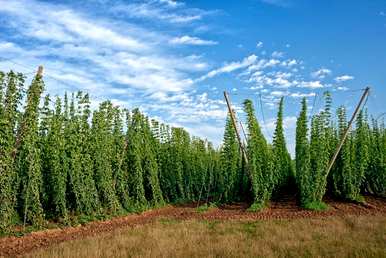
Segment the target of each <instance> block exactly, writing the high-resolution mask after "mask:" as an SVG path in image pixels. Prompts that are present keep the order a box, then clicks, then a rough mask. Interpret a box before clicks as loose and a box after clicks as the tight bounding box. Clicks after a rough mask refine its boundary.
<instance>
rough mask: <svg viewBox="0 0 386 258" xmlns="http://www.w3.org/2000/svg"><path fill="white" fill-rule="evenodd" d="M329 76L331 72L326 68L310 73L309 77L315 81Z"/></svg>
mask: <svg viewBox="0 0 386 258" xmlns="http://www.w3.org/2000/svg"><path fill="white" fill-rule="evenodd" d="M330 74H331V70H330V69H327V68H320V69H319V70H317V71H315V72H312V73H311V76H312V77H313V78H317V79H324V78H325V77H326V76H328V75H330Z"/></svg>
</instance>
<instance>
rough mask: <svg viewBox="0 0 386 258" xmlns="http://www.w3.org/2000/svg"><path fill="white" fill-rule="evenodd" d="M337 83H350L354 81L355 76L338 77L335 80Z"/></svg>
mask: <svg viewBox="0 0 386 258" xmlns="http://www.w3.org/2000/svg"><path fill="white" fill-rule="evenodd" d="M334 80H335V81H336V82H345V81H350V80H354V76H351V75H342V76H338V77H336V78H335V79H334Z"/></svg>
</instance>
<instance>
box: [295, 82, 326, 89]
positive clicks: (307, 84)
mask: <svg viewBox="0 0 386 258" xmlns="http://www.w3.org/2000/svg"><path fill="white" fill-rule="evenodd" d="M298 87H300V88H309V89H318V88H323V87H324V85H323V84H322V83H321V82H320V81H301V82H299V84H298Z"/></svg>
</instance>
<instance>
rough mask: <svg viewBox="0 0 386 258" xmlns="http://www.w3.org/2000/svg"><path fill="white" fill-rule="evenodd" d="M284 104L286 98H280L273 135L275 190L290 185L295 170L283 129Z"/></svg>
mask: <svg viewBox="0 0 386 258" xmlns="http://www.w3.org/2000/svg"><path fill="white" fill-rule="evenodd" d="M283 105H284V98H283V97H282V98H281V99H280V103H279V111H278V114H277V120H276V129H275V133H274V135H273V149H272V151H273V171H274V174H273V180H274V187H275V190H276V191H277V190H280V189H281V188H283V187H285V186H287V185H288V183H289V182H291V181H292V177H293V176H294V175H293V171H292V164H291V156H290V154H289V152H288V150H287V146H286V141H285V138H284V129H283Z"/></svg>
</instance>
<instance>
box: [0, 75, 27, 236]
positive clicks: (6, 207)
mask: <svg viewBox="0 0 386 258" xmlns="http://www.w3.org/2000/svg"><path fill="white" fill-rule="evenodd" d="M23 84H24V77H23V76H22V75H21V74H15V73H14V72H12V71H11V72H9V73H8V74H4V73H0V204H1V205H0V231H3V230H6V229H7V227H8V226H9V225H10V224H11V221H12V215H13V214H14V207H15V202H16V189H15V187H14V184H15V180H16V178H17V175H16V173H15V169H14V145H15V141H16V139H15V134H14V129H15V126H16V122H17V118H18V115H19V114H18V107H19V104H20V100H21V98H22V90H23ZM4 92H5V93H4ZM3 96H4V98H3Z"/></svg>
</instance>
